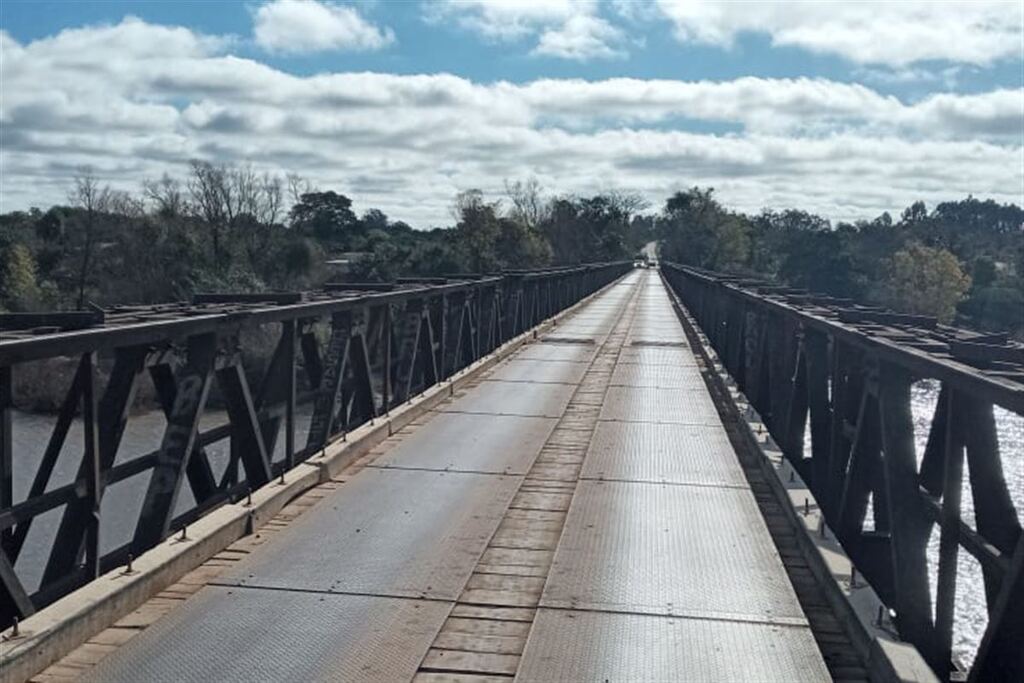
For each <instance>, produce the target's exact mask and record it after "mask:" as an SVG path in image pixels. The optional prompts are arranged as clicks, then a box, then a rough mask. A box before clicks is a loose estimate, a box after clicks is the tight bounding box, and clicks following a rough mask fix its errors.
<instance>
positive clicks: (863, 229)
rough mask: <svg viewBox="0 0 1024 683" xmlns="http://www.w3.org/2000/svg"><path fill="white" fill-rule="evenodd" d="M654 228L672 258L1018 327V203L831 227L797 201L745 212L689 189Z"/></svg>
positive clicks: (1022, 278)
mask: <svg viewBox="0 0 1024 683" xmlns="http://www.w3.org/2000/svg"><path fill="white" fill-rule="evenodd" d="M655 231H656V234H657V235H658V237H659V239H660V240H661V242H660V244H661V255H662V258H665V259H668V260H672V261H677V262H680V263H685V264H689V265H693V266H697V267H700V268H705V269H708V270H714V271H724V272H733V273H741V274H749V275H757V276H762V277H767V278H769V279H773V280H776V281H779V282H783V283H786V284H790V285H792V286H794V287H800V288H804V289H807V290H810V291H812V292H818V293H824V294H830V295H833V296H836V297H840V298H848V299H852V300H854V301H858V302H862V303H876V304H881V305H884V306H888V307H889V308H892V309H894V310H898V311H902V312H906V313H914V314H920V315H931V316H935V317H937V318H938V319H939V320H940V321H943V322H951V321H953V320H956V321H957V322H959V323H961V324H965V325H968V326H972V327H976V328H980V329H985V330H999V331H1009V332H1011V333H1013V334H1014V335H1015V336H1018V337H1020V336H1022V335H1024V211H1022V210H1021V207H1019V206H1016V205H1014V204H998V203H996V202H994V201H992V200H985V201H982V200H979V199H976V198H974V197H967V198H966V199H963V200H960V201H953V202H942V203H940V204H938V205H936V206H935V207H934V208H933V209H931V210H930V211H929V210H928V208H927V207H926V206H925V204H924V203H923V202H915V203H913V204H911V205H910V206H909V207H907V208H906V209H905V210H904V211H903V212H902V213H901V214H900V216H899V218H898V219H895V220H894V219H893V218H892V216H891V215H890V214H888V213H883V214H882V215H880V216H878V217H877V218H875V219H874V220H870V221H867V220H864V221H856V222H852V223H850V222H839V223H837V224H835V225H833V224H832V223H831V222H830V221H828V220H826V219H825V218H823V217H821V216H817V215H815V214H812V213H808V212H806V211H801V210H799V209H788V210H784V211H767V210H766V211H762V212H761V213H759V214H756V215H753V216H748V215H744V214H742V213H740V212H736V211H731V210H729V209H728V208H726V207H724V206H722V204H721V203H719V201H718V200H717V199H716V197H715V195H714V191H713V190H712V189H710V188H699V187H694V188H691V189H689V190H686V191H684V192H677V193H676V194H674V195H673V196H672V197H670V198H669V199H668V201H666V203H665V206H664V208H663V210H662V211H661V213H660V214H659V215H658V216H657V217H656V228H655Z"/></svg>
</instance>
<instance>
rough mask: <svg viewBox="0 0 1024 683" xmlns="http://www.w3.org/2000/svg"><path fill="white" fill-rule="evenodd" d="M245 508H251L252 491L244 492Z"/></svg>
mask: <svg viewBox="0 0 1024 683" xmlns="http://www.w3.org/2000/svg"><path fill="white" fill-rule="evenodd" d="M245 507H252V489H246V490H245Z"/></svg>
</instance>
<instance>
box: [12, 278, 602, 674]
mask: <svg viewBox="0 0 1024 683" xmlns="http://www.w3.org/2000/svg"><path fill="white" fill-rule="evenodd" d="M619 279H621V278H617V279H616V280H614V281H613V282H611V283H609V284H608V285H605V286H604V287H602V288H601V289H599V290H597V291H596V292H594V293H593V294H590V295H589V296H587V297H584V298H583V299H581V300H580V301H578V302H576V303H575V304H573V305H572V306H570V307H569V308H567V309H565V310H564V311H562V312H561V313H558V314H556V315H555V316H552V317H551V318H549V319H547V320H545V321H543V322H541V323H540V324H538V325H537V326H535V327H533V328H532V329H530V330H527V331H526V332H524V333H522V334H520V335H519V336H517V337H513V338H512V339H510V340H509V341H507V342H505V343H504V344H502V345H501V346H499V347H498V348H497V349H495V350H494V351H492V352H491V353H490V354H488V355H487V356H484V357H483V358H481V359H479V360H477V361H476V362H474V363H473V364H471V365H469V366H467V367H466V368H464V369H462V370H460V371H459V372H457V373H456V374H455V375H453V376H452V377H451V378H449V379H447V380H445V381H443V382H442V383H440V384H438V385H435V386H433V387H430V388H429V389H427V390H426V391H424V392H422V393H421V394H419V395H417V396H414V397H413V398H411V399H410V400H409V401H407V402H406V403H404V404H402V405H401V406H399V407H398V408H396V409H395V410H392V411H391V412H390V414H389V415H388V416H386V417H383V418H377V419H376V420H374V421H373V422H372V423H367V424H364V425H361V426H360V427H358V428H357V429H354V430H353V431H351V432H349V433H348V434H346V435H345V436H344V437H343V440H342V439H339V440H336V441H334V442H333V443H331V444H329V445H328V446H327V447H326V448H325V449H324V451H323V453H322V454H321V455H319V456H317V457H314V458H310V459H308V460H307V461H305V462H303V463H300V464H298V465H296V466H295V467H293V468H292V469H291V470H288V472H286V473H285V475H284V479H283V483H282V481H280V480H277V481H273V482H271V483H269V484H267V485H265V486H263V487H261V488H259V489H257V490H256V491H253V492H252V496H251V502H250V503H249V504H245V503H235V504H229V505H224V506H222V507H220V508H218V509H216V510H214V511H212V512H210V513H209V514H207V515H205V516H204V517H202V518H200V519H199V520H197V521H196V522H194V523H193V524H191V525H190V526H189V527H188V529H187V536H186V538H185V539H184V540H183V539H181V538H180V537H177V536H176V537H174V538H170V539H167V540H165V541H164V542H163V543H161V544H160V545H158V546H156V547H155V548H153V549H151V550H149V551H147V552H145V553H143V554H142V555H141V556H140V557H138V558H136V559H135V560H134V561H133V563H132V572H131V573H130V574H129V573H126V572H125V571H124V570H123V569H116V570H113V571H110V572H108V573H106V574H104V575H102V576H100V577H99V578H98V579H96V580H95V581H92V582H90V583H89V584H87V585H86V586H83V587H82V588H80V589H78V590H76V591H74V592H72V593H70V594H69V595H67V596H65V597H63V598H61V599H60V600H58V601H57V602H55V603H53V604H52V605H50V606H48V607H46V608H45V609H42V610H40V611H39V612H36V613H35V614H33V615H32V616H31V617H29V618H28V619H25V620H24V621H23V622H21V624H20V626H19V631H20V635H19V636H18V638H16V639H13V640H4V641H0V683H21V682H22V681H26V680H28V679H29V678H31V677H32V676H34V675H36V674H37V673H39V672H40V671H42V670H43V669H45V668H46V667H47V666H49V665H51V664H53V663H54V662H57V661H59V660H60V659H61V658H63V657H64V656H65V655H67V654H68V653H70V652H71V651H72V650H74V649H75V648H77V647H78V646H80V645H81V644H82V643H84V642H86V641H87V640H88V639H89V638H91V637H93V636H94V635H95V634H97V633H99V632H100V631H102V630H104V629H106V628H108V627H110V626H111V625H113V624H114V623H115V622H116V621H118V620H119V619H121V618H122V617H124V616H125V615H127V614H129V613H130V612H132V611H133V610H135V609H138V608H139V607H140V606H141V605H142V604H143V603H145V602H146V601H147V600H149V599H150V598H151V597H153V596H154V595H156V594H157V593H159V592H160V591H162V590H164V589H165V588H167V587H168V586H170V585H172V584H173V583H175V582H176V581H178V580H179V579H180V578H181V577H182V576H184V575H185V574H187V573H188V572H190V571H192V570H193V569H195V568H196V567H198V566H199V565H201V564H203V563H204V562H206V561H207V560H208V559H210V558H211V557H213V556H214V555H216V554H217V553H219V552H221V551H222V550H224V549H225V548H227V547H228V546H229V545H231V544H232V543H234V542H235V541H237V540H238V539H240V538H242V537H243V536H246V535H248V534H251V533H253V532H254V531H256V530H257V529H259V528H260V527H261V526H263V525H264V524H266V523H267V522H268V521H269V520H271V519H272V518H273V517H274V516H275V515H276V514H277V513H278V512H280V511H281V509H282V508H284V506H285V505H287V504H288V503H289V502H290V501H292V500H294V499H295V498H297V497H298V496H300V495H302V494H303V493H305V492H306V491H308V490H310V489H312V488H313V487H315V486H317V485H319V484H321V483H322V482H325V481H328V480H330V479H331V478H332V477H335V476H337V475H338V474H339V473H340V472H341V471H342V470H344V469H345V468H346V467H347V466H348V465H350V464H351V463H353V462H355V461H356V460H357V459H358V458H360V457H362V456H363V455H365V454H366V453H368V452H369V451H370V449H372V448H373V447H374V446H376V445H377V444H379V443H381V442H382V441H384V440H385V439H387V438H388V437H389V436H391V435H392V434H393V433H394V432H397V431H398V430H400V429H402V428H403V427H405V426H406V425H408V424H409V423H410V422H412V421H413V420H415V419H416V418H418V417H420V416H421V415H423V414H425V413H427V412H429V411H430V410H431V409H433V408H434V407H436V406H437V405H438V404H440V403H441V402H443V401H444V400H445V399H447V398H449V397H451V396H453V395H454V394H455V392H456V391H457V390H459V389H462V388H464V387H465V386H466V385H468V384H469V383H471V382H473V381H475V380H476V379H477V378H478V377H479V376H480V375H481V374H483V373H484V372H485V371H487V370H489V369H490V368H491V367H493V366H494V365H496V364H497V363H499V362H501V361H502V360H504V359H505V358H507V357H508V356H510V355H511V354H512V353H514V352H515V351H517V350H518V349H519V348H520V347H522V346H524V345H525V344H528V343H530V342H532V341H533V340H535V339H537V337H538V336H539V335H540V334H542V333H544V332H546V331H547V330H549V329H551V328H552V327H555V326H556V324H557V322H558V321H559V320H561V319H562V318H564V317H566V316H568V315H571V314H572V313H573V312H575V311H576V310H577V309H578V308H580V307H581V306H583V305H584V304H586V303H587V302H589V301H590V300H591V299H593V298H594V297H595V296H597V295H598V294H600V293H601V292H603V291H605V290H606V289H607V288H608V287H611V286H612V285H614V284H615V283H617V282H618V281H619ZM4 637H6V635H5V636H4Z"/></svg>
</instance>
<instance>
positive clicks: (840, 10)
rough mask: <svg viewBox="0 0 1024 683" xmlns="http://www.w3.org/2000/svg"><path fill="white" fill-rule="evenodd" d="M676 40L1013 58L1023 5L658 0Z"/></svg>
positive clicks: (891, 61)
mask: <svg viewBox="0 0 1024 683" xmlns="http://www.w3.org/2000/svg"><path fill="white" fill-rule="evenodd" d="M658 5H659V7H660V9H661V10H662V12H663V13H664V15H665V16H666V17H668V19H669V20H671V22H672V23H673V25H674V30H675V35H676V37H677V38H678V39H679V40H680V41H682V42H697V43H703V44H708V45H717V46H720V47H724V48H728V47H731V46H732V45H733V44H734V41H735V39H736V37H737V35H739V34H740V33H743V32H755V33H767V34H768V35H770V36H771V39H772V44H773V45H776V46H787V47H799V48H803V49H805V50H810V51H812V52H816V53H819V54H832V55H838V56H840V57H843V58H845V59H848V60H850V61H852V62H856V63H860V64H886V65H891V66H905V65H908V64H913V63H915V62H922V61H926V60H945V61H951V62H963V63H969V64H978V65H988V64H991V63H993V62H995V61H997V60H999V59H1006V58H1013V57H1016V58H1020V57H1021V55H1022V43H1021V41H1022V36H1024V29H1022V24H1024V16H1022V15H1024V9H1022V5H1021V3H1020V2H1015V1H1012V0H1011V1H1007V0H953V1H944V2H930V1H916V0H898V1H897V0H861V1H858V2H795V1H783V2H729V1H728V0H658Z"/></svg>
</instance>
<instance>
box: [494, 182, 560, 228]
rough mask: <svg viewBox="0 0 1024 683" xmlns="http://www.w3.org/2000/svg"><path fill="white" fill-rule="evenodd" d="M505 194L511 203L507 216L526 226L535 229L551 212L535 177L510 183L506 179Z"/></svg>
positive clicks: (549, 205)
mask: <svg viewBox="0 0 1024 683" xmlns="http://www.w3.org/2000/svg"><path fill="white" fill-rule="evenodd" d="M505 194H507V195H508V198H509V202H510V203H511V205H512V207H511V208H510V209H509V212H508V217H509V218H511V219H512V220H514V221H517V222H518V223H520V224H521V225H523V226H525V227H527V228H530V229H533V230H536V229H537V228H539V227H540V224H541V223H543V222H544V221H545V220H546V219H547V217H548V216H549V215H550V213H551V204H550V203H549V202H548V201H547V200H546V199H544V196H543V195H542V190H541V186H540V181H538V180H537V179H536V178H530V179H529V180H525V181H523V180H517V181H515V182H511V183H510V182H509V181H508V180H506V181H505Z"/></svg>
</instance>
